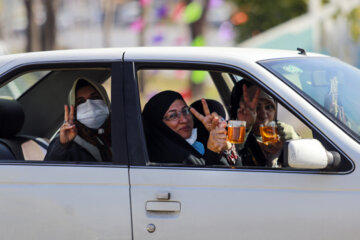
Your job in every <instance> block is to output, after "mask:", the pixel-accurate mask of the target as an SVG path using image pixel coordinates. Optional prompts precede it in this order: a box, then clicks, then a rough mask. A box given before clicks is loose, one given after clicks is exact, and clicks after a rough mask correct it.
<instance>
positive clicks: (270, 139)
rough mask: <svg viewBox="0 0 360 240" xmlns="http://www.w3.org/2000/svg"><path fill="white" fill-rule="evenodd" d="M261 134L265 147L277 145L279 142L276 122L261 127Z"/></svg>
mask: <svg viewBox="0 0 360 240" xmlns="http://www.w3.org/2000/svg"><path fill="white" fill-rule="evenodd" d="M260 134H261V138H262V142H263V143H264V144H265V145H269V144H273V143H277V142H278V141H279V139H280V138H279V135H278V131H277V126H276V122H274V121H272V122H269V123H268V124H265V125H264V124H261V125H260Z"/></svg>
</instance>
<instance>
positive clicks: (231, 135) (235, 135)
mask: <svg viewBox="0 0 360 240" xmlns="http://www.w3.org/2000/svg"><path fill="white" fill-rule="evenodd" d="M245 128H246V122H245V121H238V120H229V121H228V123H227V140H228V141H229V142H231V143H234V144H240V143H243V142H244V139H245Z"/></svg>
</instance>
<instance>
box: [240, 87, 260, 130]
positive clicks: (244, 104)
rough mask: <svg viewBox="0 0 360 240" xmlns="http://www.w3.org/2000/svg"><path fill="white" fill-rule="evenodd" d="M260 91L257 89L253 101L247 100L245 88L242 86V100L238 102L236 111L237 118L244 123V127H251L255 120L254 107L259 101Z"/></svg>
mask: <svg viewBox="0 0 360 240" xmlns="http://www.w3.org/2000/svg"><path fill="white" fill-rule="evenodd" d="M260 91H261V90H260V89H259V88H257V89H256V92H255V95H254V97H253V99H251V100H250V99H249V95H248V91H247V87H246V85H245V84H244V85H243V96H244V100H240V103H239V108H238V110H237V118H238V120H241V121H246V127H251V126H252V125H253V124H254V123H255V120H256V116H257V113H256V106H257V102H258V100H259V95H260Z"/></svg>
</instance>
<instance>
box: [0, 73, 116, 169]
mask: <svg viewBox="0 0 360 240" xmlns="http://www.w3.org/2000/svg"><path fill="white" fill-rule="evenodd" d="M111 80H112V77H111V68H104V67H101V68H67V69H64V68H61V69H45V70H40V71H32V72H26V73H24V74H18V75H17V76H16V77H14V78H12V79H10V80H7V81H6V82H7V84H6V85H4V86H2V87H1V88H0V105H1V107H0V111H1V113H0V116H1V120H0V121H1V123H2V126H1V127H0V160H1V161H5V160H14V161H24V160H25V161H37V162H55V163H62V164H67V163H81V164H83V163H89V164H94V163H97V164H111V163H112V149H111V123H110V122H111V105H110V104H111ZM75 83H77V85H76V88H75V85H74V84H75ZM71 89H73V92H74V94H73V95H69V93H70V90H71ZM71 96H73V97H71ZM72 99H73V100H72ZM71 104H73V106H74V111H73V113H72V110H71V108H72V107H71V106H70V105H71ZM64 105H66V109H64V108H65V106H64ZM72 118H73V120H72ZM65 125H66V126H69V128H71V129H72V130H69V131H67V132H66V134H65V137H66V138H65V140H66V141H63V139H60V129H61V128H63V127H64V126H65ZM69 133H70V134H69ZM50 153H51V154H50ZM59 154H60V155H59Z"/></svg>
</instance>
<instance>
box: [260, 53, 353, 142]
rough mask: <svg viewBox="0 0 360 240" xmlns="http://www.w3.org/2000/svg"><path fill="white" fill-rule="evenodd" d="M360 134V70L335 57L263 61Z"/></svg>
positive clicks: (338, 120) (342, 123) (266, 65)
mask: <svg viewBox="0 0 360 240" xmlns="http://www.w3.org/2000/svg"><path fill="white" fill-rule="evenodd" d="M261 64H262V65H263V66H265V67H266V68H267V69H269V70H270V71H271V72H273V73H274V74H276V75H277V76H279V77H280V78H281V79H283V80H284V81H286V82H288V83H290V84H291V85H293V86H295V87H296V88H297V89H298V90H299V91H301V92H302V93H304V94H305V95H306V96H308V97H309V98H310V99H312V100H313V101H315V102H316V103H317V106H319V107H320V108H321V109H322V110H324V111H325V112H326V113H328V114H330V115H331V116H333V118H334V119H336V120H337V122H338V123H339V124H341V125H343V126H345V127H347V128H348V129H350V131H351V132H352V133H353V134H355V136H357V137H358V138H359V137H360V95H359V94H358V92H357V91H358V89H360V80H359V79H360V71H359V69H357V68H354V67H352V66H350V65H347V64H345V63H342V62H340V61H338V60H336V59H333V58H299V59H298V58H297V59H291V60H289V59H287V60H281V59H279V60H272V61H264V62H261Z"/></svg>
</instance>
